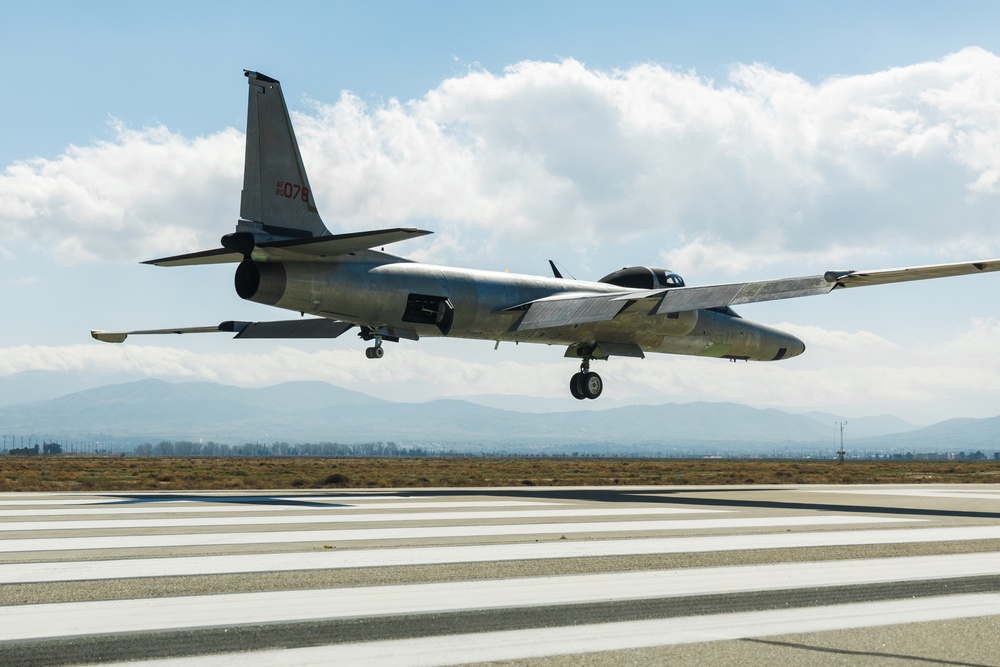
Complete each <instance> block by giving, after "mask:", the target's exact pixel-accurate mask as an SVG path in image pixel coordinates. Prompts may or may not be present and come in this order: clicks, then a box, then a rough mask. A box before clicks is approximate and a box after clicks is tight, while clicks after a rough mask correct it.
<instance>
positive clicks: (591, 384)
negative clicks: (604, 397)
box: [580, 373, 604, 399]
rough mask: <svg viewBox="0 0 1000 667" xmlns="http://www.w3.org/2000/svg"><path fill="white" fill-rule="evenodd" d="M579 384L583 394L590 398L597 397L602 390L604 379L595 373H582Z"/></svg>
mask: <svg viewBox="0 0 1000 667" xmlns="http://www.w3.org/2000/svg"><path fill="white" fill-rule="evenodd" d="M580 385H581V389H582V390H583V395H584V396H585V397H587V398H590V399H594V398H597V397H598V396H600V395H601V392H602V391H604V381H603V380H602V379H601V376H600V375H598V374H597V373H584V375H583V381H582V382H581V383H580Z"/></svg>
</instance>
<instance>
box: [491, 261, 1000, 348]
mask: <svg viewBox="0 0 1000 667" xmlns="http://www.w3.org/2000/svg"><path fill="white" fill-rule="evenodd" d="M991 271H1000V259H989V260H983V261H976V262H959V263H956V264H935V265H931V266H913V267H906V268H901V269H879V270H875V271H827V272H826V273H823V274H820V275H815V276H802V277H799V278H780V279H777V280H754V281H748V282H742V283H726V284H721V285H701V286H697V287H674V288H665V289H655V290H638V291H631V292H621V293H614V294H608V293H586V292H584V293H579V292H577V293H571V294H558V295H554V296H550V297H546V298H543V299H537V300H535V301H532V302H529V303H526V304H520V305H519V306H516V307H514V308H511V309H510V310H526V311H527V312H526V313H525V315H524V317H522V318H521V319H520V320H519V321H518V323H517V324H515V325H514V329H516V330H531V329H546V328H549V327H557V326H566V325H571V324H585V323H592V322H607V321H610V320H613V319H614V318H615V317H617V316H618V314H619V313H621V312H622V311H623V310H624V309H625V308H626V307H628V306H630V305H632V304H637V303H638V304H639V305H638V307H640V308H641V307H645V306H644V305H643V304H642V303H639V302H642V301H645V302H647V303H648V307H649V311H648V312H649V314H650V315H667V314H669V313H679V312H683V311H687V310H698V309H703V308H725V307H727V306H738V305H740V304H744V303H758V302H761V301H777V300H779V299H792V298H796V297H801V296H812V295H814V294H826V293H828V292H832V291H833V290H835V289H843V288H847V287H868V286H870V285H885V284H889V283H901V282H909V281H913V280H931V279H934V278H948V277H952V276H963V275H971V274H977V273H988V272H991Z"/></svg>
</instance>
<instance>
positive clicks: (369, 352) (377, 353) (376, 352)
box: [358, 329, 385, 359]
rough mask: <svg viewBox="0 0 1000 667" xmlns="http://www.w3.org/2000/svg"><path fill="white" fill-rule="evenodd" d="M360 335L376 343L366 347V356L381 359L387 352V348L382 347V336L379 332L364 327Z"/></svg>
mask: <svg viewBox="0 0 1000 667" xmlns="http://www.w3.org/2000/svg"><path fill="white" fill-rule="evenodd" d="M358 335H359V336H361V337H362V338H364V339H365V340H373V341H375V344H374V345H373V346H371V347H369V348H367V349H365V356H366V357H368V358H369V359H381V358H382V356H383V355H384V354H385V350H383V349H382V336H380V335H379V334H377V333H375V332H374V331H372V330H370V329H369V330H368V331H365V330H364V329H362V330H361V333H360V334H358Z"/></svg>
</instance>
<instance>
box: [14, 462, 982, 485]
mask: <svg viewBox="0 0 1000 667" xmlns="http://www.w3.org/2000/svg"><path fill="white" fill-rule="evenodd" d="M997 482H1000V463H997V462H994V461H961V462H957V461H885V460H883V461H847V462H844V463H839V462H837V461H819V460H773V459H754V460H739V459H605V458H601V459H598V458H595V459H571V458H534V457H532V458H485V457H484V458H480V457H469V458H463V457H456V458H271V457H267V458H230V457H226V458H177V457H164V458H157V457H134V458H132V457H121V458H118V457H100V456H94V457H84V456H38V457H31V458H23V457H13V456H10V457H4V458H0V491H179V490H186V491H191V490H235V491H239V490H251V489H324V488H352V489H377V488H420V487H474V486H485V487H489V486H615V485H635V484H638V485H687V484H699V485H727V484H913V483H997Z"/></svg>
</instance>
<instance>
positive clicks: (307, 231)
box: [237, 70, 330, 241]
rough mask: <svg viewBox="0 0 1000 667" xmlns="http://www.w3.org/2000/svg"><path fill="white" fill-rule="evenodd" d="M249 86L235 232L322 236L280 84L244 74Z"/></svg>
mask: <svg viewBox="0 0 1000 667" xmlns="http://www.w3.org/2000/svg"><path fill="white" fill-rule="evenodd" d="M244 73H245V74H246V77H247V82H248V83H249V84H250V94H249V99H248V104H247V151H246V162H245V164H244V167H243V199H242V202H241V204H240V218H241V220H240V224H239V226H238V227H237V231H250V232H253V233H254V236H255V237H256V238H257V240H258V241H260V240H264V239H287V238H309V237H314V236H325V235H327V234H329V233H330V232H329V231H328V230H327V228H326V225H324V224H323V220H322V219H321V218H320V217H319V212H318V211H317V210H316V201H315V199H314V198H313V192H312V188H311V187H310V186H309V179H308V178H307V177H306V170H305V167H304V166H303V165H302V155H301V154H300V153H299V145H298V143H297V142H296V141H295V131H294V130H293V129H292V119H291V118H290V117H289V115H288V107H286V106H285V98H284V96H283V95H282V94H281V84H280V83H279V82H278V81H276V80H275V79H272V78H271V77H269V76H265V75H263V74H260V73H259V72H251V71H249V70H244Z"/></svg>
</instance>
